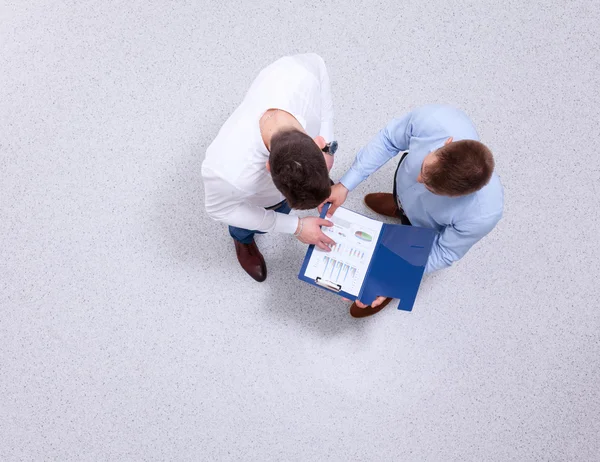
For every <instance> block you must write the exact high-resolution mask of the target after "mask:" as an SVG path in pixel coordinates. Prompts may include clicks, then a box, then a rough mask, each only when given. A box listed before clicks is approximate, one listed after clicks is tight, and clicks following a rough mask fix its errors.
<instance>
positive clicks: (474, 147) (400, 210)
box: [328, 105, 504, 317]
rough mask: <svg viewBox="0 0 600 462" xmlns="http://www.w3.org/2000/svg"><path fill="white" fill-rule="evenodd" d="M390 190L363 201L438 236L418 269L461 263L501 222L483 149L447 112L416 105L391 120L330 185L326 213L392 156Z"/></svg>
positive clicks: (460, 118)
mask: <svg viewBox="0 0 600 462" xmlns="http://www.w3.org/2000/svg"><path fill="white" fill-rule="evenodd" d="M404 151H408V153H407V154H404V156H403V157H402V158H401V160H400V163H399V165H398V168H397V170H396V175H395V182H394V193H395V194H389V193H376V194H368V195H367V196H366V197H365V202H366V204H367V205H368V206H369V207H370V208H371V209H373V210H374V211H375V212H377V213H380V214H382V215H387V216H392V217H397V218H400V219H402V220H403V222H404V223H406V224H409V223H410V224H413V225H415V226H422V227H426V228H433V229H435V230H437V231H438V233H439V234H438V235H437V236H436V238H435V241H434V244H433V248H432V250H431V254H430V255H429V260H428V262H427V266H426V268H425V271H426V272H427V273H430V272H432V271H436V270H439V269H442V268H447V267H448V266H450V265H452V263H454V262H455V261H457V260H459V259H460V258H462V257H463V256H464V255H465V254H466V253H467V251H468V250H469V249H470V248H471V247H472V246H473V245H474V244H475V243H476V242H477V241H479V240H480V239H481V238H483V237H484V236H485V235H486V234H488V233H489V232H490V231H491V230H492V229H493V228H494V226H496V223H498V221H499V220H500V218H501V217H502V207H503V202H504V201H503V189H502V185H501V183H500V179H499V178H498V175H496V173H494V159H493V157H492V153H491V152H490V150H489V149H488V148H487V147H486V146H485V145H484V144H482V143H480V142H479V136H478V135H477V131H476V130H475V127H474V126H473V123H472V122H471V120H470V119H469V118H468V117H467V115H466V114H465V113H464V112H462V111H460V110H458V109H455V108H453V107H450V106H443V105H430V106H424V107H421V108H418V109H415V110H414V111H411V112H409V113H408V114H406V115H404V116H403V117H400V118H398V119H394V120H392V121H391V122H390V123H389V124H388V125H387V127H385V128H384V129H383V130H381V131H380V132H379V134H377V136H375V138H374V139H373V140H371V142H369V144H367V145H366V146H365V147H364V148H363V149H361V150H360V151H359V153H358V155H357V156H356V159H355V161H354V163H353V164H352V167H351V168H350V170H348V172H347V173H346V174H345V175H344V176H343V177H342V179H341V180H340V182H339V183H338V184H336V185H335V186H333V188H332V192H331V196H330V198H329V199H328V201H329V202H331V203H332V206H331V208H330V211H329V213H328V216H330V215H332V214H333V213H334V212H335V209H336V208H337V207H339V206H340V205H341V204H342V203H343V202H344V201H345V200H346V197H347V195H348V192H349V191H352V190H353V189H354V188H356V187H357V186H358V185H359V184H360V183H361V182H362V181H364V180H365V179H367V178H368V177H369V175H371V174H372V173H373V172H375V171H376V170H377V169H379V168H380V167H381V166H382V165H383V164H385V163H386V162H387V161H389V160H390V159H391V158H392V157H395V156H397V155H398V154H399V153H402V152H404ZM389 301H390V299H385V298H384V297H378V298H377V299H376V300H375V301H373V303H371V306H366V305H364V304H363V303H361V302H360V301H358V300H357V301H356V302H355V303H354V304H353V305H352V308H351V310H350V313H351V314H352V315H353V316H356V317H364V316H368V315H371V314H375V313H376V312H378V311H379V310H381V309H382V308H383V307H384V306H385V305H387V303H389Z"/></svg>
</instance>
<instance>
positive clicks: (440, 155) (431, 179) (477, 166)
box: [417, 138, 494, 197]
mask: <svg viewBox="0 0 600 462" xmlns="http://www.w3.org/2000/svg"><path fill="white" fill-rule="evenodd" d="M493 171H494V157H493V156H492V152H491V151H490V150H489V149H488V148H487V147H486V146H485V145H484V144H483V143H480V142H479V141H475V140H462V141H456V142H454V143H453V142H452V138H448V140H447V141H446V143H445V144H444V146H442V147H441V148H439V149H437V150H436V151H433V152H430V153H429V154H428V155H427V156H426V157H425V159H424V160H423V165H422V167H421V174H420V175H419V177H418V178H417V181H418V182H419V183H423V184H424V185H425V186H426V187H427V189H429V190H430V191H431V192H432V193H434V194H438V195H440V196H451V197H456V196H465V195H467V194H471V193H474V192H475V191H479V190H480V189H481V188H483V187H484V186H485V185H486V184H487V183H488V181H490V178H491V177H492V172H493Z"/></svg>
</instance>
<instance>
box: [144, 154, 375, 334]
mask: <svg viewBox="0 0 600 462" xmlns="http://www.w3.org/2000/svg"><path fill="white" fill-rule="evenodd" d="M204 150H205V147H198V149H197V150H196V149H194V153H193V154H190V155H187V156H180V157H178V158H176V159H175V166H174V169H173V170H172V171H171V172H168V173H167V174H165V175H164V176H163V177H162V178H160V179H159V180H158V185H157V190H156V194H155V198H154V204H155V205H154V210H153V211H152V214H153V220H152V221H153V225H154V230H155V232H156V233H157V239H159V240H160V243H159V245H158V246H157V248H158V252H160V253H163V255H162V256H163V257H167V258H169V259H173V260H175V261H178V262H181V263H184V264H186V265H188V266H190V267H193V268H196V269H197V270H199V271H207V272H208V271H212V272H214V273H215V274H220V275H223V274H224V275H225V276H226V277H229V276H231V275H232V274H236V276H235V277H238V276H237V274H238V273H241V271H239V268H238V266H237V265H238V263H237V260H236V258H235V255H234V249H233V245H232V243H231V238H230V237H229V234H228V233H227V228H226V226H224V225H223V224H222V223H217V222H214V221H213V220H211V219H210V218H209V217H208V216H207V215H206V212H205V210H204V191H203V184H202V174H201V166H202V160H203V155H200V154H201V153H203V152H204ZM198 153H200V154H198ZM288 239H290V237H289V236H275V235H271V236H270V235H265V236H260V237H259V238H258V242H259V247H260V248H261V250H262V251H263V253H265V254H268V255H265V258H266V260H267V266H268V268H269V276H268V279H267V281H266V282H264V283H263V284H261V286H260V287H256V289H255V290H256V294H252V293H248V297H249V298H251V297H253V296H254V295H256V297H260V296H261V295H262V297H260V298H261V300H263V301H262V303H261V305H262V306H264V309H265V312H266V313H267V314H268V316H269V317H272V318H273V319H276V320H277V321H279V322H284V323H287V322H288V321H293V322H295V323H297V324H299V325H300V326H302V327H301V328H306V329H309V330H312V331H315V332H317V333H319V334H320V335H323V336H326V337H331V336H334V335H337V334H339V333H340V332H343V331H346V330H355V331H361V330H362V329H363V326H364V325H365V322H364V321H362V322H361V321H358V320H355V319H354V318H352V317H351V316H350V315H349V313H348V303H346V302H343V301H342V300H341V298H340V297H339V296H337V295H335V294H329V293H327V292H325V291H323V290H319V289H317V288H315V287H311V286H309V285H308V284H306V283H304V282H301V281H299V280H298V278H297V275H298V269H299V267H300V265H301V263H302V261H303V259H304V254H305V252H306V247H305V246H303V245H297V243H296V242H295V241H293V245H289V241H288ZM215 265H220V267H215ZM231 265H235V268H234V267H232V266H231ZM240 277H248V276H246V275H245V274H241V276H240ZM245 282H247V281H245ZM261 292H262V294H261ZM265 293H266V294H267V296H266V299H265V298H264V294H265Z"/></svg>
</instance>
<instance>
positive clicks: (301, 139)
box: [269, 130, 331, 210]
mask: <svg viewBox="0 0 600 462" xmlns="http://www.w3.org/2000/svg"><path fill="white" fill-rule="evenodd" d="M269 164H270V165H271V177H272V178H273V183H274V184H275V187H276V188H277V189H279V191H281V193H282V194H283V195H284V196H285V198H286V199H287V201H288V204H289V205H290V207H292V208H294V209H299V210H308V209H313V208H315V207H317V206H319V205H320V204H321V203H322V202H324V201H325V200H326V199H327V198H328V197H329V195H330V194H331V186H330V183H329V172H328V171H327V165H326V164H325V159H324V158H323V153H322V152H321V150H320V149H319V147H318V146H317V144H316V143H315V141H314V140H313V139H312V138H311V137H310V136H308V135H307V134H306V133H303V132H301V131H299V130H285V131H282V132H279V133H276V134H275V135H273V138H271V155H270V156H269Z"/></svg>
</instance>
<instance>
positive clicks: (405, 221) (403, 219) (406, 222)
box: [393, 152, 411, 226]
mask: <svg viewBox="0 0 600 462" xmlns="http://www.w3.org/2000/svg"><path fill="white" fill-rule="evenodd" d="M407 155H408V152H405V153H404V154H402V157H401V158H400V162H398V167H396V173H394V189H393V191H394V200H395V201H396V204H398V209H399V210H400V221H401V222H402V224H403V225H409V226H410V225H411V223H410V220H409V219H408V217H407V216H406V215H405V213H404V210H403V209H402V204H401V203H400V198H399V197H398V189H397V187H396V179H397V177H398V170H400V165H402V161H403V160H404V159H405V158H406V156H407Z"/></svg>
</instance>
